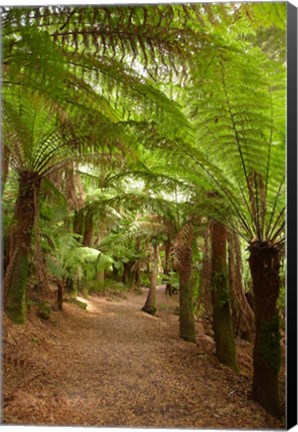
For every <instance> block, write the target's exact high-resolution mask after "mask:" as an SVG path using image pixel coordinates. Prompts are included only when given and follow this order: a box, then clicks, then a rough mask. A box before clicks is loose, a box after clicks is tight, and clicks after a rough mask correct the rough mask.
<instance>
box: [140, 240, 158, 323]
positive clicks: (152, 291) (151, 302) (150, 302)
mask: <svg viewBox="0 0 298 432" xmlns="http://www.w3.org/2000/svg"><path fill="white" fill-rule="evenodd" d="M157 258H158V245H157V243H156V241H155V240H153V241H152V244H151V251H150V261H151V263H150V264H151V269H150V288H149V291H148V295H147V299H146V303H145V305H144V307H143V308H142V311H144V312H147V313H149V314H150V315H155V314H156V306H155V304H156V270H157Z"/></svg>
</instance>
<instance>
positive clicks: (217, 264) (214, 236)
mask: <svg viewBox="0 0 298 432" xmlns="http://www.w3.org/2000/svg"><path fill="white" fill-rule="evenodd" d="M226 244H227V232H226V228H225V226H224V225H223V224H221V223H220V222H216V221H213V222H212V225H211V248H212V302H213V329H214V336H215V344H216V356H217V358H218V359H219V361H220V362H221V363H223V364H225V365H226V366H229V367H230V368H231V369H234V370H236V371H238V365H237V362H236V347H235V339H234V333H233V325H232V318H231V313H230V294H229V285H228V275H227V257H226Z"/></svg>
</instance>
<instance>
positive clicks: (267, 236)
mask: <svg viewBox="0 0 298 432" xmlns="http://www.w3.org/2000/svg"><path fill="white" fill-rule="evenodd" d="M285 178H286V176H285V175H284V176H283V178H282V180H281V182H280V184H279V188H278V191H277V193H276V195H275V198H274V204H273V208H272V212H271V216H270V220H269V223H268V228H267V231H266V238H269V233H270V232H271V231H272V229H271V224H272V221H273V218H274V216H275V209H276V207H277V203H278V200H279V198H280V194H281V190H282V187H283V184H284V181H285ZM273 229H274V228H273Z"/></svg>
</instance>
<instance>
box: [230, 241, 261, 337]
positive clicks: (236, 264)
mask: <svg viewBox="0 0 298 432" xmlns="http://www.w3.org/2000/svg"><path fill="white" fill-rule="evenodd" d="M228 250H229V279H230V292H231V303H232V319H233V327H234V334H235V336H239V337H241V338H242V339H245V340H248V341H250V342H252V339H253V331H254V319H255V317H254V313H253V311H252V309H251V307H250V305H249V303H248V301H247V299H246V297H245V295H244V290H243V282H242V259H241V247H240V241H239V237H238V235H237V234H236V233H234V232H229V234H228Z"/></svg>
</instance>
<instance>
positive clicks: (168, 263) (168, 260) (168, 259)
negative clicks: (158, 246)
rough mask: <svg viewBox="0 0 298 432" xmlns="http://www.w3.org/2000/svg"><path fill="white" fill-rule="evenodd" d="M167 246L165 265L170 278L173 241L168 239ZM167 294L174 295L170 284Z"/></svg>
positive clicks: (168, 284)
mask: <svg viewBox="0 0 298 432" xmlns="http://www.w3.org/2000/svg"><path fill="white" fill-rule="evenodd" d="M164 245H165V265H164V274H165V275H166V276H168V275H169V274H170V271H171V239H170V238H169V237H168V238H167V240H166V241H165V242H164ZM166 294H169V295H170V296H171V295H172V285H171V284H170V283H167V284H166Z"/></svg>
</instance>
